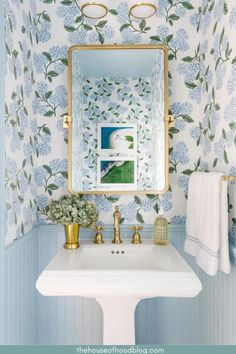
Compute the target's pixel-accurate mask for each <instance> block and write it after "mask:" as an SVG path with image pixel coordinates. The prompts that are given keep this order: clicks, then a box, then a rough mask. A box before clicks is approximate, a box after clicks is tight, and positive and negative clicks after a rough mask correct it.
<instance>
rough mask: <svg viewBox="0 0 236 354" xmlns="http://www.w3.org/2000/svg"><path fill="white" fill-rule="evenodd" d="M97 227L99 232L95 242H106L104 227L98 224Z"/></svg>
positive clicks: (99, 243)
mask: <svg viewBox="0 0 236 354" xmlns="http://www.w3.org/2000/svg"><path fill="white" fill-rule="evenodd" d="M95 229H96V230H97V232H96V235H95V239H94V241H93V243H96V244H97V245H101V244H102V243H104V241H103V236H102V231H103V230H104V227H103V226H100V225H98V226H96V227H95Z"/></svg>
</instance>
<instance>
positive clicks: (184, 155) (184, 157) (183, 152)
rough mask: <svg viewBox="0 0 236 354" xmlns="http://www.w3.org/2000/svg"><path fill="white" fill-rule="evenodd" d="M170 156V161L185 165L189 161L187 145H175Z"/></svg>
mask: <svg viewBox="0 0 236 354" xmlns="http://www.w3.org/2000/svg"><path fill="white" fill-rule="evenodd" d="M170 156H171V160H172V161H175V163H180V164H181V165H185V164H186V163H188V161H189V158H188V147H187V145H186V144H185V143H184V142H179V143H177V144H176V146H175V147H174V149H173V150H172V152H171V155H170Z"/></svg>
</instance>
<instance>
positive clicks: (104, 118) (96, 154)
mask: <svg viewBox="0 0 236 354" xmlns="http://www.w3.org/2000/svg"><path fill="white" fill-rule="evenodd" d="M133 48H134V46H131V47H127V46H120V47H119V48H118V47H116V46H108V47H107V48H106V47H104V46H102V47H90V48H88V47H76V46H75V47H72V48H71V51H70V56H69V70H70V74H71V80H70V88H71V91H70V92H71V97H69V101H70V102H69V111H70V112H69V115H71V117H72V125H71V132H69V146H70V155H69V159H71V161H70V162H71V163H70V166H71V168H70V169H69V179H70V182H69V184H70V185H69V187H70V189H71V190H72V191H74V192H79V193H104V192H106V193H109V192H110V193H119V192H121V193H128V192H134V191H135V192H137V193H139V192H140V193H157V192H162V191H165V190H166V189H167V188H168V173H167V172H168V166H167V162H168V141H167V136H168V134H167V133H168V124H167V121H166V119H165V118H166V117H167V114H168V102H167V79H166V77H167V67H166V65H167V64H166V63H167V60H166V54H167V51H166V49H165V48H162V47H160V48H159V47H154V46H147V47H145V48H138V47H135V49H133ZM70 65H71V66H70ZM70 133H71V134H70ZM70 137H71V139H70ZM70 140H71V141H70Z"/></svg>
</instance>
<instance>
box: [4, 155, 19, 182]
mask: <svg viewBox="0 0 236 354" xmlns="http://www.w3.org/2000/svg"><path fill="white" fill-rule="evenodd" d="M5 169H6V171H7V173H8V174H9V175H10V179H11V180H15V179H16V174H17V164H16V161H15V160H12V159H10V158H9V157H6V161H5Z"/></svg>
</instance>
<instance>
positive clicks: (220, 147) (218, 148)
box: [214, 138, 225, 162]
mask: <svg viewBox="0 0 236 354" xmlns="http://www.w3.org/2000/svg"><path fill="white" fill-rule="evenodd" d="M224 149H225V142H224V139H223V138H220V139H219V140H218V141H217V142H216V143H215V144H214V152H215V155H216V157H217V158H218V160H219V162H222V161H223V159H224Z"/></svg>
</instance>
